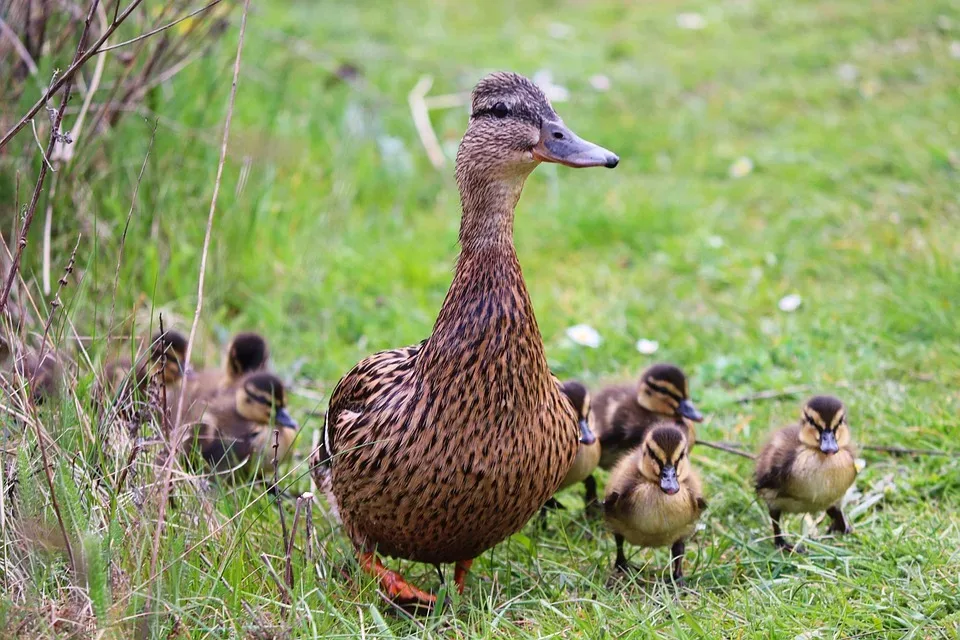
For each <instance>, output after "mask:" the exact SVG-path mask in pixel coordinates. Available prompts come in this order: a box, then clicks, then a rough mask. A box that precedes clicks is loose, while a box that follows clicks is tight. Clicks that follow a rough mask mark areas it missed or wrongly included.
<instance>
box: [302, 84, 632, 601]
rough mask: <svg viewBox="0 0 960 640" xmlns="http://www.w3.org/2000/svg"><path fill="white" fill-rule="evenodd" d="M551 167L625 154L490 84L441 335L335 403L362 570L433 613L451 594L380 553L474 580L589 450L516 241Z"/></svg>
mask: <svg viewBox="0 0 960 640" xmlns="http://www.w3.org/2000/svg"><path fill="white" fill-rule="evenodd" d="M541 162H557V163H560V164H564V165H567V166H570V167H598V166H606V167H611V168H612V167H615V166H616V165H617V163H618V162H619V159H618V158H617V156H616V155H614V154H613V153H611V152H609V151H607V150H606V149H603V148H601V147H599V146H597V145H595V144H592V143H590V142H586V141H585V140H581V139H580V138H578V137H577V136H576V135H575V134H574V133H573V132H572V131H570V129H568V128H567V127H566V125H565V124H564V123H563V121H562V120H561V119H560V117H559V116H558V115H557V114H556V112H555V111H554V110H553V107H551V105H550V102H549V101H548V100H547V98H546V97H545V96H544V95H543V92H542V91H541V90H540V89H539V88H538V87H537V86H536V85H535V84H533V82H531V81H530V80H528V79H527V78H524V77H523V76H520V75H517V74H514V73H494V74H492V75H489V76H487V77H486V78H484V79H483V80H481V81H480V83H479V84H478V85H477V86H476V88H475V89H474V91H473V97H472V110H471V115H470V122H469V125H468V127H467V131H466V133H465V134H464V136H463V140H462V141H461V143H460V148H459V151H458V153H457V162H456V177H457V184H458V186H459V189H460V200H461V205H462V217H461V224H460V247H461V251H460V256H459V258H458V260H457V265H456V270H455V274H454V277H453V282H452V283H451V285H450V289H449V291H448V292H447V297H446V299H445V300H444V303H443V307H442V308H441V310H440V314H439V317H438V318H437V321H436V324H435V325H434V329H433V334H432V335H431V336H430V337H429V338H428V339H427V340H425V341H423V342H421V343H420V344H419V345H415V346H411V347H406V348H402V349H394V350H391V351H382V352H380V353H377V354H374V355H372V356H369V357H368V358H366V359H364V360H362V361H361V362H360V363H359V364H358V365H357V366H356V367H354V368H353V369H352V370H351V371H350V372H349V373H348V374H347V375H346V376H344V378H343V379H342V380H340V383H339V384H338V385H337V387H336V388H335V389H334V391H333V394H332V396H331V398H330V407H329V410H328V412H327V418H326V422H325V425H324V439H323V444H322V446H321V447H320V448H319V449H318V450H317V451H316V453H315V456H316V457H315V459H314V469H315V478H316V480H317V484H318V485H319V486H321V487H324V488H325V489H327V490H328V495H329V498H330V500H331V504H332V505H333V506H334V507H335V508H336V509H338V511H339V515H340V517H341V519H342V522H343V526H344V529H345V530H346V532H347V534H348V535H349V537H350V539H351V540H352V541H353V544H354V545H355V547H356V549H357V553H358V559H359V562H360V566H361V567H362V568H363V570H364V571H366V572H368V573H371V574H373V575H374V576H375V577H376V578H377V579H378V580H379V581H380V584H381V586H382V588H383V589H384V591H385V592H386V593H387V594H388V595H389V596H390V597H391V598H393V599H394V601H395V602H397V603H399V604H403V605H410V606H413V607H421V606H422V607H428V608H429V607H431V606H432V605H433V604H434V603H435V596H433V595H431V594H428V593H426V592H424V591H421V590H420V589H417V588H416V587H413V586H411V585H410V584H408V583H407V582H406V581H405V580H404V579H403V577H402V576H400V575H399V574H398V573H396V572H394V571H390V570H388V569H387V568H386V567H384V566H383V564H382V563H381V562H380V560H379V559H378V558H377V557H376V555H375V552H379V553H381V554H385V555H388V556H393V557H398V558H406V559H410V560H415V561H418V562H426V563H430V564H433V565H440V564H442V563H456V571H455V574H454V577H455V582H456V584H457V587H458V589H460V590H462V589H463V584H464V579H465V577H466V573H467V571H468V570H469V567H470V564H471V563H472V561H473V559H474V558H476V557H477V556H478V555H480V554H481V553H483V552H484V551H486V550H487V549H489V548H490V547H492V546H493V545H495V544H497V543H498V542H500V541H501V540H503V539H505V538H506V537H508V536H509V535H511V534H512V533H514V532H516V531H518V530H519V529H520V528H521V527H523V525H524V524H525V523H526V522H527V521H528V520H529V519H530V517H531V516H533V515H534V514H535V513H536V512H537V510H538V509H539V508H540V506H541V505H543V503H544V502H545V501H546V500H547V499H548V498H549V497H550V496H551V495H552V494H553V493H554V491H556V489H557V487H558V486H559V485H560V481H561V480H563V477H564V476H565V475H566V473H567V470H568V469H569V468H570V466H571V464H572V463H573V459H574V457H575V456H576V454H577V449H578V447H579V442H580V429H579V427H578V425H577V419H576V416H575V414H574V410H573V408H572V407H571V406H570V403H569V402H568V401H567V400H566V399H565V398H564V396H563V394H562V393H561V392H560V389H559V388H558V385H557V383H556V378H554V377H553V375H552V374H551V373H550V370H549V369H548V367H547V360H546V357H545V356H544V350H543V340H542V338H541V336H540V330H539V329H538V327H537V321H536V318H535V317H534V313H533V307H532V305H531V303H530V296H529V295H528V293H527V289H526V286H525V285H524V281H523V275H522V273H521V271H520V263H519V262H518V260H517V254H516V250H515V249H514V245H513V215H514V209H515V207H516V204H517V200H518V199H519V198H520V192H521V190H522V188H523V184H524V181H525V180H526V178H527V176H528V175H530V172H531V171H533V169H534V168H536V167H537V165H539V164H540V163H541Z"/></svg>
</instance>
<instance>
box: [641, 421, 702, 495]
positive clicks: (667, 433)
mask: <svg viewBox="0 0 960 640" xmlns="http://www.w3.org/2000/svg"><path fill="white" fill-rule="evenodd" d="M642 447H643V451H642V454H641V456H640V475H641V476H642V477H643V479H645V480H646V481H648V482H652V483H656V484H657V485H659V487H660V490H661V491H663V492H664V493H666V494H667V495H673V494H675V493H677V492H678V491H680V484H681V483H682V482H683V481H684V480H686V478H687V476H688V475H689V474H690V461H689V459H688V457H687V439H686V437H685V436H684V435H683V432H682V431H681V430H680V429H678V428H677V427H676V426H674V425H672V424H669V423H662V424H661V425H659V426H655V427H654V428H653V429H651V430H650V431H649V432H648V433H647V436H646V437H645V438H644V440H643V445H642Z"/></svg>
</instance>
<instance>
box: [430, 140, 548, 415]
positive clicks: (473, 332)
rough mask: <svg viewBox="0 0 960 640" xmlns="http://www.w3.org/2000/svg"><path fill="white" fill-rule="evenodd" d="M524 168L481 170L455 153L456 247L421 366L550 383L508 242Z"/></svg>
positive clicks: (526, 384) (495, 381)
mask: <svg viewBox="0 0 960 640" xmlns="http://www.w3.org/2000/svg"><path fill="white" fill-rule="evenodd" d="M524 169H526V167H524ZM530 169H532V167H530ZM527 175H529V169H528V170H524V171H517V172H516V173H512V174H507V175H504V174H503V173H501V174H499V175H493V176H491V175H485V174H483V172H480V171H475V170H473V169H472V167H471V166H470V165H469V163H467V162H464V160H463V158H462V157H461V158H458V162H457V184H458V186H459V188H460V200H461V206H462V210H463V213H462V218H461V223H460V246H461V251H460V256H459V258H458V259H457V266H456V270H455V274H454V277H453V282H452V283H451V285H450V289H449V291H448V292H447V296H446V299H445V300H444V303H443V308H442V309H441V310H440V314H439V316H438V318H437V322H436V325H435V326H434V331H433V335H432V336H431V337H430V339H429V341H428V343H427V346H426V348H425V353H424V356H426V357H424V358H422V359H421V360H422V363H430V364H429V365H428V367H429V368H428V367H424V369H423V371H436V370H437V365H438V364H439V362H438V359H440V360H443V361H444V362H443V364H444V368H445V369H446V370H447V371H450V370H451V368H452V370H453V372H455V374H456V375H457V376H458V378H459V380H460V381H461V382H463V383H464V384H471V383H473V384H476V385H477V386H484V387H488V388H489V387H491V386H497V388H499V389H500V390H501V391H502V392H503V393H505V394H514V393H518V392H520V391H523V390H526V389H531V388H536V387H537V386H539V385H540V384H543V385H546V384H548V383H549V379H550V373H549V369H548V368H547V362H546V357H545V356H544V351H543V341H542V338H541V336H540V330H539V328H538V327H537V321H536V318H535V317H534V313H533V306H532V304H531V302H530V296H529V294H528V293H527V288H526V285H525V284H524V281H523V274H522V272H521V269H520V263H519V261H518V260H517V254H516V250H515V248H514V245H513V215H514V209H515V207H516V205H517V201H518V200H519V198H520V193H521V191H522V189H523V184H524V181H525V180H526V177H527ZM448 375H449V374H448ZM515 377H516V378H518V379H519V380H522V381H523V382H522V386H521V387H520V388H517V389H510V388H509V387H506V386H503V385H506V384H508V381H509V380H510V379H513V378H515ZM490 399H491V400H493V398H490ZM499 400H501V401H502V400H503V398H499ZM513 400H516V401H519V400H521V399H520V398H519V397H517V398H514V399H513ZM513 400H511V402H512V401H513Z"/></svg>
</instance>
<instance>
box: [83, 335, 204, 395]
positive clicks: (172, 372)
mask: <svg viewBox="0 0 960 640" xmlns="http://www.w3.org/2000/svg"><path fill="white" fill-rule="evenodd" d="M186 358H187V339H186V337H185V336H184V335H183V334H182V333H180V332H179V331H174V330H172V329H170V330H167V331H164V332H159V331H158V332H157V333H155V334H154V336H153V338H152V339H151V341H150V347H149V349H148V352H147V355H146V357H140V358H138V359H137V363H136V366H134V364H133V363H132V362H131V361H130V358H126V357H121V358H114V359H111V360H108V361H107V362H106V363H105V364H104V365H103V373H102V376H101V379H102V388H103V389H104V390H105V391H106V394H108V395H109V396H110V397H112V398H119V397H121V396H122V395H123V394H124V393H125V390H126V389H129V392H130V393H133V392H140V393H143V394H146V391H147V385H148V384H149V382H150V379H151V378H153V377H154V376H156V375H158V374H160V376H161V378H162V380H163V384H164V385H165V386H167V387H171V386H173V385H175V384H178V383H179V382H180V380H181V379H183V374H184V363H185V362H186ZM99 395H103V394H102V393H100V394H99ZM143 397H144V398H145V397H146V395H144V396H143Z"/></svg>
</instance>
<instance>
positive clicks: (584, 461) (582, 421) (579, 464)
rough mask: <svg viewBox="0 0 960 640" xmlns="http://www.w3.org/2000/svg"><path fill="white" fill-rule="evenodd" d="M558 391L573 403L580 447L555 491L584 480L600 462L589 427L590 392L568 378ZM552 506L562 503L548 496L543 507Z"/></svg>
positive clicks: (559, 505) (594, 439) (597, 446)
mask: <svg viewBox="0 0 960 640" xmlns="http://www.w3.org/2000/svg"><path fill="white" fill-rule="evenodd" d="M560 391H562V392H563V394H564V395H565V396H566V397H567V400H569V401H570V404H572V405H573V410H574V411H576V413H577V422H578V423H579V425H580V449H578V450H577V457H576V458H574V460H573V466H572V467H570V471H568V472H567V475H566V476H564V478H563V481H562V482H561V483H560V487H559V488H558V489H557V491H560V490H561V489H566V488H567V487H570V486H573V485H575V484H577V483H578V482H583V481H584V480H586V479H587V478H588V477H589V476H590V474H591V473H593V470H594V469H596V468H597V463H598V462H600V443H599V442H598V441H597V438H596V436H594V434H593V430H592V429H591V428H590V392H589V391H587V388H586V387H585V386H583V384H581V383H580V382H577V381H576V380H569V381H567V382H564V383H563V384H561V385H560ZM554 508H559V509H562V508H563V504H561V503H560V502H559V501H558V500H557V499H556V498H550V499H549V500H547V503H546V504H545V505H544V509H554Z"/></svg>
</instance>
